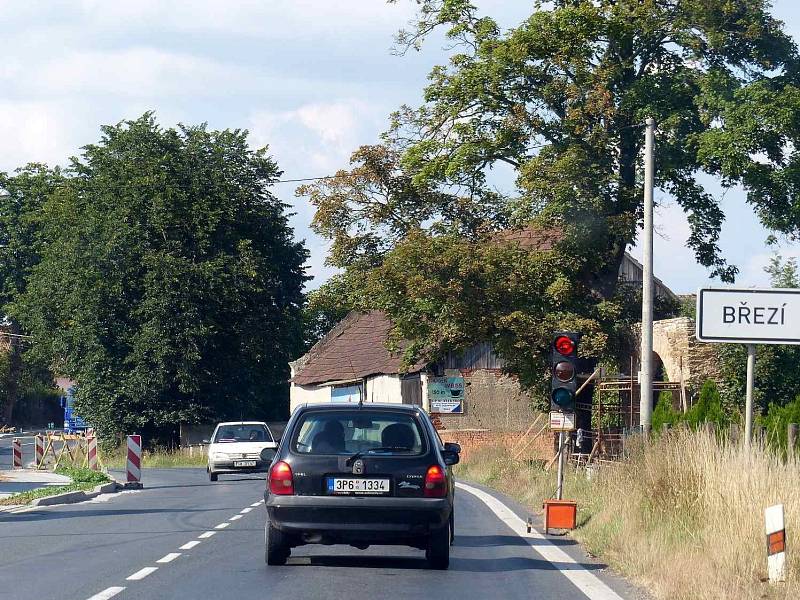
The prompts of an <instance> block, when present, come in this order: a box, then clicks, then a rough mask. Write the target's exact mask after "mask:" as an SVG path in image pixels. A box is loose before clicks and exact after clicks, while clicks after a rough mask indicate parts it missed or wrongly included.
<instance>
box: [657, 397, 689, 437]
mask: <svg viewBox="0 0 800 600" xmlns="http://www.w3.org/2000/svg"><path fill="white" fill-rule="evenodd" d="M681 417H682V415H681V413H679V412H678V411H677V410H675V409H674V408H673V407H672V393H671V392H661V393H660V394H659V396H658V403H656V407H655V410H653V431H661V430H662V429H663V428H664V426H665V425H666V426H669V427H674V426H675V425H676V424H677V423H678V422H679V421H680V420H681Z"/></svg>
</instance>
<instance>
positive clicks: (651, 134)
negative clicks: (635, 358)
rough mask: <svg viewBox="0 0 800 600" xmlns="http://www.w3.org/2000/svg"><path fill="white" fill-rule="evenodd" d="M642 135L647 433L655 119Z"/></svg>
mask: <svg viewBox="0 0 800 600" xmlns="http://www.w3.org/2000/svg"><path fill="white" fill-rule="evenodd" d="M646 124H647V128H646V129H645V134H644V235H643V236H642V245H643V254H644V256H643V258H642V347H641V350H640V355H641V367H640V371H639V424H640V425H641V428H642V432H643V433H644V434H645V435H647V434H648V432H649V431H650V426H651V424H652V418H653V372H652V370H653V188H654V187H655V184H654V180H655V177H654V173H653V171H654V168H655V166H654V161H655V159H654V145H655V144H654V142H655V129H656V122H655V120H654V119H653V118H652V117H650V118H648V119H647V121H646Z"/></svg>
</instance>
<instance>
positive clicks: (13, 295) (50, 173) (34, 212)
mask: <svg viewBox="0 0 800 600" xmlns="http://www.w3.org/2000/svg"><path fill="white" fill-rule="evenodd" d="M62 182H63V176H62V174H61V171H60V170H59V169H58V168H55V169H50V168H48V167H47V166H46V165H43V164H38V163H32V164H29V165H27V166H25V167H23V168H20V169H17V170H16V171H15V172H14V173H13V174H11V175H8V174H6V173H0V320H4V319H5V320H7V321H8V324H9V331H10V333H12V334H14V336H15V337H12V338H10V343H11V347H10V352H9V354H8V357H7V360H6V361H4V362H5V368H4V369H2V374H1V375H0V388H2V406H3V412H2V422H4V423H12V422H14V410H15V408H16V405H17V401H18V399H19V398H20V396H29V395H30V394H32V393H35V390H40V389H45V390H46V389H49V388H51V387H52V385H51V383H52V377H51V376H50V375H49V374H48V373H47V371H46V369H43V368H42V366H41V364H36V362H35V361H33V360H32V357H31V356H30V355H29V356H27V357H26V356H25V355H24V354H25V353H24V349H23V342H22V338H20V337H16V336H19V335H21V334H22V333H24V331H23V329H22V327H21V326H20V323H19V322H18V320H17V319H16V318H15V317H14V315H13V314H12V311H11V306H12V304H13V303H14V302H15V301H16V300H17V299H18V298H19V296H20V295H21V294H22V293H23V292H24V291H25V289H26V287H27V278H28V276H29V275H30V274H31V271H32V269H33V267H34V266H35V265H36V264H37V263H38V262H39V258H40V253H41V240H40V239H39V236H38V235H37V232H38V230H39V215H40V214H41V210H42V207H43V206H44V203H45V201H46V200H47V198H48V197H49V196H50V194H52V193H53V191H54V190H55V189H56V188H57V187H58V186H59V185H60V184H61V183H62ZM26 363H27V364H26ZM39 395H40V396H41V394H39ZM45 395H46V394H45Z"/></svg>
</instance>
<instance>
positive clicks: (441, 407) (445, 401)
mask: <svg viewBox="0 0 800 600" xmlns="http://www.w3.org/2000/svg"><path fill="white" fill-rule="evenodd" d="M428 404H429V406H430V412H432V413H450V414H462V413H463V412H464V378H463V377H428Z"/></svg>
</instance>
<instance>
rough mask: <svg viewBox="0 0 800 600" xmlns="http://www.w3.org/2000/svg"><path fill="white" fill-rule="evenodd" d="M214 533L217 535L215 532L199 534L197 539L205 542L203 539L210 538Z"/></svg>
mask: <svg viewBox="0 0 800 600" xmlns="http://www.w3.org/2000/svg"><path fill="white" fill-rule="evenodd" d="M215 533H217V532H216V531H206V532H205V533H201V534H200V535H198V536H197V537H199V538H200V539H201V540H205V539H208V538H210V537H211V536H212V535H214V534H215Z"/></svg>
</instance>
